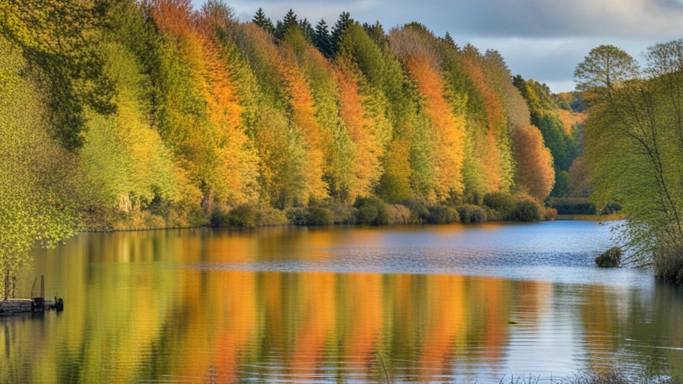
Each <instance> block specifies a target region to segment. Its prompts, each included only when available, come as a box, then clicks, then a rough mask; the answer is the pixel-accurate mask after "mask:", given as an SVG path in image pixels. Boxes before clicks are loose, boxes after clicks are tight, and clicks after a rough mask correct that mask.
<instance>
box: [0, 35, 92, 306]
mask: <svg viewBox="0 0 683 384" xmlns="http://www.w3.org/2000/svg"><path fill="white" fill-rule="evenodd" d="M30 74H32V75H34V76H35V73H34V72H32V70H31V67H30V66H29V63H28V62H27V61H26V60H24V58H23V57H22V55H21V51H20V50H19V49H18V47H16V46H12V45H11V44H10V43H8V42H7V41H5V40H3V39H1V38H0V111H2V113H0V153H2V156H0V217H1V218H2V220H0V270H1V271H2V276H3V277H5V276H6V274H7V273H9V275H10V280H11V278H12V277H15V276H16V275H17V274H18V273H19V271H21V269H23V268H25V267H26V266H28V265H29V262H30V260H31V258H30V256H29V250H30V249H31V248H33V247H34V246H36V245H40V246H43V247H52V246H54V245H56V244H58V243H59V242H60V241H62V239H64V238H67V237H69V236H72V235H73V234H75V233H76V231H77V230H78V229H79V220H78V219H79V218H78V212H77V208H78V207H77V205H76V199H77V198H78V189H77V188H76V185H75V184H74V183H73V180H74V178H75V176H76V175H77V163H76V161H75V157H74V155H73V154H69V153H67V152H65V151H64V150H63V149H62V148H60V146H59V144H57V143H55V142H54V141H53V140H52V139H51V138H50V136H49V135H48V131H49V123H48V115H49V111H48V106H47V105H45V104H44V103H42V102H41V100H43V97H42V96H43V95H44V93H43V92H45V91H44V89H42V88H41V87H40V86H39V85H38V84H36V82H33V81H30V80H28V79H27V78H30V77H31V76H27V75H30ZM34 78H35V77H34ZM4 280H5V279H4V278H3V279H2V282H1V283H0V284H2V286H3V288H8V287H7V286H6V284H9V281H4ZM3 292H7V291H3ZM4 298H7V297H4Z"/></svg>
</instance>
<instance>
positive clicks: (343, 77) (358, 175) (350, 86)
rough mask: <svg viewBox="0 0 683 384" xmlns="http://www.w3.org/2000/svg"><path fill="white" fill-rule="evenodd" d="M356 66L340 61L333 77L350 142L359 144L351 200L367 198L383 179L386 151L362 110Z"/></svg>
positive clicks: (370, 121) (372, 124) (372, 122)
mask: <svg viewBox="0 0 683 384" xmlns="http://www.w3.org/2000/svg"><path fill="white" fill-rule="evenodd" d="M352 68H353V64H351V63H350V62H349V61H348V59H344V58H340V59H339V60H338V68H336V69H335V71H334V75H335V77H336V80H337V85H338V87H339V104H340V105H339V107H340V115H341V118H342V120H343V121H344V123H345V124H346V129H347V131H348V134H349V136H350V137H351V140H353V142H354V143H355V144H356V158H355V161H354V164H353V165H354V168H355V169H354V176H355V179H356V180H355V181H356V185H355V188H353V190H351V191H349V199H350V200H352V201H353V200H354V199H355V198H356V196H367V195H368V194H370V193H371V192H372V187H373V186H374V185H375V184H376V183H377V181H378V180H379V178H380V176H381V172H382V165H381V162H380V157H381V156H382V155H383V154H384V148H382V146H381V145H380V144H379V143H378V140H377V139H376V138H375V137H373V134H372V130H373V128H374V121H372V119H370V118H368V117H367V114H366V111H365V108H364V107H363V100H364V98H363V96H362V95H361V94H360V90H359V88H358V83H357V81H356V79H355V78H354V75H353V73H354V71H353V69H352Z"/></svg>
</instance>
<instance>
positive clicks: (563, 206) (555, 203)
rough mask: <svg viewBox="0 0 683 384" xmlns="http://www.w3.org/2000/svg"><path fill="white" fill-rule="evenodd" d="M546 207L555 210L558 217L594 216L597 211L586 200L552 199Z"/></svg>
mask: <svg viewBox="0 0 683 384" xmlns="http://www.w3.org/2000/svg"><path fill="white" fill-rule="evenodd" d="M548 205H549V206H550V207H552V208H555V209H557V213H558V214H560V215H595V214H596V213H597V210H596V209H595V205H593V204H592V203H591V202H590V200H589V199H588V198H585V197H584V198H578V197H574V198H572V197H560V198H552V199H550V201H549V202H548Z"/></svg>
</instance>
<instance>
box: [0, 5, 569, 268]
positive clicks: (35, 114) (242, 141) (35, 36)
mask: <svg viewBox="0 0 683 384" xmlns="http://www.w3.org/2000/svg"><path fill="white" fill-rule="evenodd" d="M0 14H1V15H2V17H3V19H4V20H3V22H2V23H0V24H1V25H0V35H1V38H0V50H1V52H0V60H2V61H3V63H2V64H3V65H1V66H0V111H1V112H2V113H0V116H1V117H0V119H2V120H0V130H1V131H2V132H0V138H1V139H0V140H1V141H0V146H2V153H3V156H2V159H1V160H0V161H1V162H2V167H1V168H0V183H2V184H1V185H0V194H1V196H0V210H2V217H3V220H2V224H0V226H3V227H2V228H0V233H1V234H0V236H4V237H6V238H7V241H5V239H2V241H0V244H2V246H5V244H10V243H21V244H23V245H22V246H20V247H19V248H22V249H24V248H26V246H27V245H30V244H34V242H35V241H36V240H41V241H46V242H48V243H49V242H51V241H54V240H57V239H60V238H63V237H64V236H67V235H68V234H70V233H73V232H74V231H77V230H81V229H90V230H108V229H135V228H154V227H185V226H201V225H216V226H222V225H237V226H251V225H259V224H261V225H265V224H281V223H287V222H289V223H299V224H327V223H333V222H335V223H355V222H361V223H368V224H384V223H403V222H455V221H465V222H468V221H485V220H487V219H494V220H501V219H505V220H538V219H540V218H542V217H543V216H544V214H546V212H545V209H544V208H543V206H542V202H543V201H544V200H545V199H546V197H547V196H548V194H549V193H550V192H551V190H552V188H553V185H554V182H555V179H556V178H557V179H558V180H562V175H563V174H562V172H567V171H568V170H569V166H570V165H571V163H570V161H571V160H572V159H573V157H575V156H576V155H577V153H578V150H577V148H578V147H577V144H576V142H575V141H572V140H575V135H574V134H573V133H571V132H569V131H568V130H567V129H566V124H564V125H563V123H562V117H561V116H560V117H557V116H550V115H549V114H548V112H547V111H548V110H551V109H557V107H556V106H557V104H554V105H550V106H549V105H545V104H543V103H545V102H546V100H547V99H548V98H549V97H550V96H549V95H550V94H549V92H545V91H543V92H540V91H538V89H537V88H538V87H539V86H541V85H539V84H537V83H535V82H533V81H532V80H530V81H524V80H523V79H521V78H519V77H518V78H515V81H514V83H513V81H512V76H511V74H510V71H509V70H508V68H507V67H506V64H505V62H504V60H503V58H502V57H501V56H500V55H499V54H498V52H496V51H486V52H484V53H482V52H480V51H478V50H477V49H476V48H475V47H473V46H471V45H469V44H468V45H466V46H464V47H459V46H458V45H456V44H455V43H454V41H453V40H452V39H451V37H450V36H449V35H448V34H447V35H446V36H445V37H437V36H435V35H434V34H433V33H432V32H431V31H429V30H428V29H427V28H426V27H425V26H423V25H421V24H417V23H411V24H408V25H405V26H403V27H400V28H395V29H392V30H390V31H388V32H387V31H385V30H384V28H383V27H382V25H381V24H379V22H378V23H375V24H372V25H370V24H360V23H359V22H357V21H355V20H353V19H352V18H351V17H350V15H349V14H348V13H342V14H341V15H340V17H339V19H338V20H337V21H336V23H335V24H334V25H333V26H328V25H327V24H326V23H325V21H322V20H321V21H320V22H319V23H317V24H316V25H315V27H313V26H312V25H311V23H310V22H309V21H308V20H306V19H303V20H301V19H299V18H298V17H297V16H296V14H295V13H294V12H293V11H290V12H289V13H287V15H285V17H284V18H283V20H280V21H276V22H275V23H273V22H272V21H271V20H270V19H269V18H267V17H266V15H265V14H264V13H263V11H262V10H259V12H257V14H256V15H255V16H254V19H253V22H246V23H241V22H238V21H237V20H236V18H235V17H234V15H233V12H232V10H231V9H230V8H229V7H228V6H226V5H225V4H223V3H222V2H220V1H214V0H211V1H208V2H207V3H205V4H204V5H203V6H202V7H201V8H200V9H198V10H195V9H193V7H192V5H191V2H190V1H189V0H151V1H145V2H142V3H139V2H137V1H135V0H116V1H110V2H88V1H83V2H71V1H66V0H57V1H48V0H37V1H30V2H5V3H3V4H1V5H0ZM520 91H521V92H520ZM530 111H531V114H530ZM558 127H559V128H558ZM539 129H540V130H539ZM558 130H559V131H558ZM544 142H545V144H544ZM546 144H547V145H548V147H549V148H550V150H548V148H547V147H546ZM12 154H16V156H15V155H12ZM551 154H552V155H551ZM553 155H554V157H555V161H554V162H553ZM556 189H557V188H556ZM5 218H9V219H5ZM29 227H31V228H37V229H35V231H34V232H30V231H26V228H29ZM29 232H30V235H27V234H28V233H29ZM13 234H18V235H16V236H15V235H13ZM8 236H10V237H11V236H15V237H16V238H15V239H14V240H11V239H9V238H8ZM19 240H21V241H19ZM19 248H17V249H19ZM2 252H3V255H2V256H3V258H7V255H9V254H16V253H17V252H16V250H10V249H9V248H8V249H4V248H3V251H2ZM19 253H21V252H19ZM5 269H7V268H5Z"/></svg>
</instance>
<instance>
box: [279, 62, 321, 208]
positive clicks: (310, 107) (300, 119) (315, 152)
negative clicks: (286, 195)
mask: <svg viewBox="0 0 683 384" xmlns="http://www.w3.org/2000/svg"><path fill="white" fill-rule="evenodd" d="M283 56H284V55H283ZM292 61H293V60H292V59H290V60H281V61H280V63H279V65H278V70H279V72H280V75H281V76H282V78H283V79H284V81H285V84H286V87H287V93H288V95H289V103H290V107H291V117H292V122H293V123H294V124H295V125H296V126H297V127H299V129H300V130H301V132H302V134H303V138H304V143H305V144H306V147H307V148H306V161H305V164H304V167H305V170H304V177H305V181H304V186H305V188H306V196H307V198H316V199H322V198H324V197H326V196H327V189H328V186H327V183H325V181H323V174H324V173H325V157H326V153H325V145H324V143H325V141H326V140H325V138H324V136H325V133H324V132H323V129H322V127H320V125H319V124H318V122H317V120H316V118H315V113H316V108H315V103H314V100H313V95H312V94H311V89H310V86H309V84H308V82H307V80H306V78H305V77H304V75H303V74H302V73H301V71H300V69H299V68H298V67H297V66H296V65H295V64H293V63H292Z"/></svg>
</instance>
